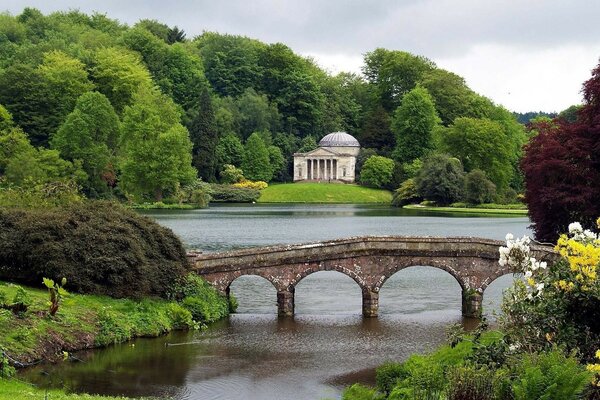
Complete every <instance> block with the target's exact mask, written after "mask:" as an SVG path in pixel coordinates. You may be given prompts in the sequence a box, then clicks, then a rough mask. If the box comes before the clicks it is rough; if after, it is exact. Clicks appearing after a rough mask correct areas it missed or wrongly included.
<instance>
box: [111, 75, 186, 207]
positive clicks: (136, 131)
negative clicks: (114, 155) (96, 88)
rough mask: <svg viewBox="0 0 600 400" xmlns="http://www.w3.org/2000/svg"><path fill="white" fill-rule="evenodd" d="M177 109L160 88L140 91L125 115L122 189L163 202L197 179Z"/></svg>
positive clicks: (122, 145)
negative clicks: (175, 191) (180, 187)
mask: <svg viewBox="0 0 600 400" xmlns="http://www.w3.org/2000/svg"><path fill="white" fill-rule="evenodd" d="M179 121H180V115H179V112H178V111H177V107H176V106H175V104H174V103H173V101H172V100H170V99H169V98H168V97H166V96H165V95H163V94H161V93H160V92H159V91H158V90H157V89H148V88H144V87H142V88H140V90H139V91H138V92H137V93H136V94H135V96H134V98H133V105H131V106H127V107H126V108H125V110H124V112H123V127H122V133H121V148H122V150H121V152H122V158H121V159H122V161H121V171H122V175H121V182H120V186H122V188H123V189H124V190H125V191H126V192H129V193H131V194H134V195H137V196H146V195H151V196H153V198H154V200H156V201H161V200H162V198H163V195H164V193H165V191H174V190H175V189H176V188H177V187H178V186H179V185H181V184H186V183H190V182H191V181H193V180H194V179H195V178H196V171H195V170H194V168H193V167H192V165H191V164H192V142H191V141H190V138H189V133H188V131H187V129H185V128H184V127H183V125H181V123H180V122H179Z"/></svg>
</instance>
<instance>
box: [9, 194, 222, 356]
mask: <svg viewBox="0 0 600 400" xmlns="http://www.w3.org/2000/svg"><path fill="white" fill-rule="evenodd" d="M0 279H2V280H3V282H2V284H1V285H0V322H1V323H0V347H1V348H2V351H3V352H4V353H5V354H6V355H7V356H8V357H10V358H9V360H11V364H16V365H27V364H29V363H31V362H34V361H38V360H54V359H56V358H57V357H61V356H62V354H63V353H62V352H63V351H67V352H70V351H73V350H78V349H82V348H90V347H95V346H104V345H107V344H111V343H119V342H123V341H126V340H129V339H131V338H133V337H139V336H158V335H161V334H163V333H166V332H169V331H171V330H173V329H194V328H199V327H200V326H202V325H203V324H206V323H209V322H212V321H215V320H217V319H220V318H223V317H224V316H226V315H228V313H229V311H230V308H234V305H230V304H229V303H228V300H227V299H226V298H225V297H224V296H222V295H219V294H218V293H217V292H216V290H215V289H214V288H213V287H212V286H210V285H209V284H207V283H206V282H204V281H203V280H202V279H201V278H199V277H197V276H196V275H194V274H193V273H191V270H190V265H189V263H188V261H187V257H186V252H185V250H184V249H183V246H182V244H181V242H180V241H179V239H178V238H177V237H176V236H175V235H174V234H173V232H172V231H171V230H170V229H168V228H164V227H162V226H160V225H158V224H157V223H156V222H154V221H153V220H151V219H149V218H147V217H144V216H141V215H139V214H137V213H135V212H134V211H131V210H128V209H126V208H124V207H123V206H121V205H119V204H118V203H110V202H106V201H95V202H90V201H84V202H79V203H73V204H68V205H65V206H60V207H52V208H49V209H46V208H43V209H39V208H27V209H16V208H8V209H0ZM52 280H53V281H52ZM9 282H10V283H9ZM17 283H20V284H24V285H28V287H26V288H25V287H21V286H19V285H17ZM42 284H44V285H45V286H46V288H47V289H46V290H41V289H35V288H37V287H40V288H41V287H42ZM65 288H66V289H68V291H69V292H72V293H71V294H68V293H67V292H66V291H65ZM107 296H110V297H107ZM49 300H50V307H49V306H48V304H47V303H48V302H49Z"/></svg>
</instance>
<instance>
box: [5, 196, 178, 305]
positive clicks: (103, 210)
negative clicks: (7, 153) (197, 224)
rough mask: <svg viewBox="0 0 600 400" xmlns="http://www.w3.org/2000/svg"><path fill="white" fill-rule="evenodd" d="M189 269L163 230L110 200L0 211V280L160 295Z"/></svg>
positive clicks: (173, 240)
mask: <svg viewBox="0 0 600 400" xmlns="http://www.w3.org/2000/svg"><path fill="white" fill-rule="evenodd" d="M188 269H189V265H188V261H187V258H186V253H185V250H184V248H183V246H182V244H181V242H180V241H179V239H178V238H177V237H176V236H175V235H174V234H173V232H172V231H171V230H170V229H167V228H164V227H162V226H160V225H158V224H157V223H156V222H154V221H153V220H151V219H150V218H147V217H144V216H141V215H139V214H137V213H135V212H134V211H131V210H127V209H125V208H124V207H122V206H120V205H119V204H116V203H110V202H101V201H96V202H85V203H81V204H72V205H69V206H66V207H63V208H52V209H48V210H42V209H36V210H31V209H29V210H22V209H14V210H10V209H9V210H7V209H3V210H0V278H4V279H7V280H10V281H20V282H24V283H27V284H30V285H32V286H39V284H40V283H41V282H42V278H43V277H57V278H58V277H60V278H62V277H65V278H67V280H68V282H69V290H71V291H74V292H80V293H93V294H105V295H109V296H112V297H142V296H165V295H166V292H167V290H168V288H169V287H170V286H171V285H172V284H173V283H174V281H175V280H176V279H177V278H179V277H181V276H183V275H185V273H186V272H187V271H188Z"/></svg>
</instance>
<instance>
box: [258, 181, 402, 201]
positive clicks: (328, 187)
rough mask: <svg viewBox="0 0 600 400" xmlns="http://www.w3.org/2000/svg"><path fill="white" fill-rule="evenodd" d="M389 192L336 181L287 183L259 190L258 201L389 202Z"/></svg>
mask: <svg viewBox="0 0 600 400" xmlns="http://www.w3.org/2000/svg"><path fill="white" fill-rule="evenodd" d="M391 200H392V194H391V192H389V191H387V190H381V189H373V188H367V187H364V186H358V185H344V184H338V183H287V184H279V185H271V186H269V187H268V188H266V189H264V190H263V191H262V192H261V195H260V197H259V199H258V202H259V203H339V204H344V203H378V204H389V203H390V201H391Z"/></svg>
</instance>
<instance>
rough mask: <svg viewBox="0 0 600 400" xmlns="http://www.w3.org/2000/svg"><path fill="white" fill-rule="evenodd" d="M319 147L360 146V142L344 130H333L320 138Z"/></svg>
mask: <svg viewBox="0 0 600 400" xmlns="http://www.w3.org/2000/svg"><path fill="white" fill-rule="evenodd" d="M319 147H360V144H359V143H358V140H356V138H355V137H354V136H352V135H348V134H347V133H346V132H333V133H330V134H329V135H326V136H325V137H324V138H323V139H321V141H320V142H319Z"/></svg>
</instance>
